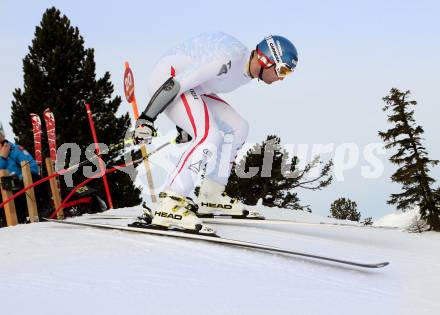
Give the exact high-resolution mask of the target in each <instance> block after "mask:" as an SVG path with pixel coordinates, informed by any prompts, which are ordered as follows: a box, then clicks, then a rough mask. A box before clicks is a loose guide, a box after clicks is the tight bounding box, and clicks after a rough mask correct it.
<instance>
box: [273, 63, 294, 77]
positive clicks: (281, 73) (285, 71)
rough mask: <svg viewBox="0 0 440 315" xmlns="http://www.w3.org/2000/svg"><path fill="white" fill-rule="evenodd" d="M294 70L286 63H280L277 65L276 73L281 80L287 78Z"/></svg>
mask: <svg viewBox="0 0 440 315" xmlns="http://www.w3.org/2000/svg"><path fill="white" fill-rule="evenodd" d="M293 70H294V69H292V67H290V66H289V65H287V64H285V63H279V64H276V65H275V71H276V73H277V76H278V77H279V78H285V77H287V76H288V75H289V74H291V73H292V72H293Z"/></svg>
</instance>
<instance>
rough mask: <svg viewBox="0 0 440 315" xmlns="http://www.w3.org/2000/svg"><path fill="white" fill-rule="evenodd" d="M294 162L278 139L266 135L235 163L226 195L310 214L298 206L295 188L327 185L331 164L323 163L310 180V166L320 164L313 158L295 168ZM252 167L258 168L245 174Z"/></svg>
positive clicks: (247, 202) (311, 188) (254, 203)
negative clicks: (300, 166)
mask: <svg viewBox="0 0 440 315" xmlns="http://www.w3.org/2000/svg"><path fill="white" fill-rule="evenodd" d="M298 163H299V160H298V158H297V157H296V156H294V157H290V155H289V153H288V152H287V151H286V150H284V149H282V147H281V139H280V138H279V137H277V136H275V135H269V136H267V139H266V140H265V141H263V142H262V143H261V144H257V145H255V146H254V147H253V148H251V149H250V150H248V151H247V153H246V155H245V156H244V157H243V158H242V159H241V160H240V162H239V163H238V164H235V163H234V165H233V169H232V172H231V175H230V177H229V180H228V185H227V187H226V192H227V193H228V194H229V195H230V196H232V197H236V198H238V199H240V200H241V201H243V202H244V203H245V204H248V205H256V204H257V202H258V200H259V199H262V201H263V205H265V206H269V207H274V206H276V207H281V208H287V209H294V210H306V211H309V212H311V210H310V207H309V206H308V205H302V204H301V202H300V199H299V197H298V194H297V192H296V191H295V189H297V188H303V189H309V190H320V189H322V188H324V187H326V186H328V185H329V184H330V183H331V181H332V176H331V175H330V171H331V167H332V165H333V163H332V161H329V162H328V163H326V164H325V165H324V166H323V167H322V169H321V170H320V174H319V175H318V176H317V177H315V178H312V179H309V178H308V176H309V175H310V171H311V170H312V169H313V168H314V167H318V166H319V164H322V163H321V162H320V161H319V159H318V158H316V159H315V160H314V161H312V162H311V163H309V164H307V165H306V166H305V167H304V169H299V168H298V167H297V166H298ZM255 168H258V172H257V173H255V174H249V176H248V175H246V173H247V172H249V171H251V170H252V169H255ZM246 169H248V170H249V171H246ZM250 175H254V176H250ZM247 177H249V178H247Z"/></svg>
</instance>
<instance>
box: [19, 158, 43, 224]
mask: <svg viewBox="0 0 440 315" xmlns="http://www.w3.org/2000/svg"><path fill="white" fill-rule="evenodd" d="M21 173H22V174H23V184H24V187H27V186H29V185H32V183H33V181H32V174H31V167H30V166H29V163H28V162H27V161H21ZM26 202H27V208H28V214H29V220H30V221H31V222H39V221H40V220H39V219H38V208H37V199H36V198H35V191H34V187H32V188H31V189H29V190H28V191H27V192H26Z"/></svg>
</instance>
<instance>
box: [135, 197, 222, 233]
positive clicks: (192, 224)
mask: <svg viewBox="0 0 440 315" xmlns="http://www.w3.org/2000/svg"><path fill="white" fill-rule="evenodd" d="M196 211H197V205H196V204H195V203H194V202H193V201H192V200H191V199H190V198H186V197H183V196H180V195H178V194H176V193H174V192H171V191H167V192H161V193H160V194H159V202H158V204H157V208H156V210H151V209H149V208H148V207H146V208H145V205H144V214H143V215H142V216H141V217H139V218H138V219H139V220H138V221H137V222H134V223H133V224H130V226H132V227H144V228H152V229H160V230H178V231H182V232H186V233H192V234H201V235H207V236H217V235H216V234H215V230H214V229H213V228H212V227H210V226H209V225H206V224H203V222H202V221H201V220H200V219H199V218H198V217H197V216H196V214H195V212H196Z"/></svg>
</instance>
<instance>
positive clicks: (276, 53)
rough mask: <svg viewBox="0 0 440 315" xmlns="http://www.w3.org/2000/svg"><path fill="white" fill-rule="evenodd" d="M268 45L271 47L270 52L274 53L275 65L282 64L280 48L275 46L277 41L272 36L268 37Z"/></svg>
mask: <svg viewBox="0 0 440 315" xmlns="http://www.w3.org/2000/svg"><path fill="white" fill-rule="evenodd" d="M266 43H267V44H268V45H269V47H270V51H271V53H272V57H273V58H274V59H275V60H274V61H275V63H280V62H281V58H280V52H279V49H278V47H277V46H276V44H275V41H274V40H273V38H272V36H269V37H266Z"/></svg>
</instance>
